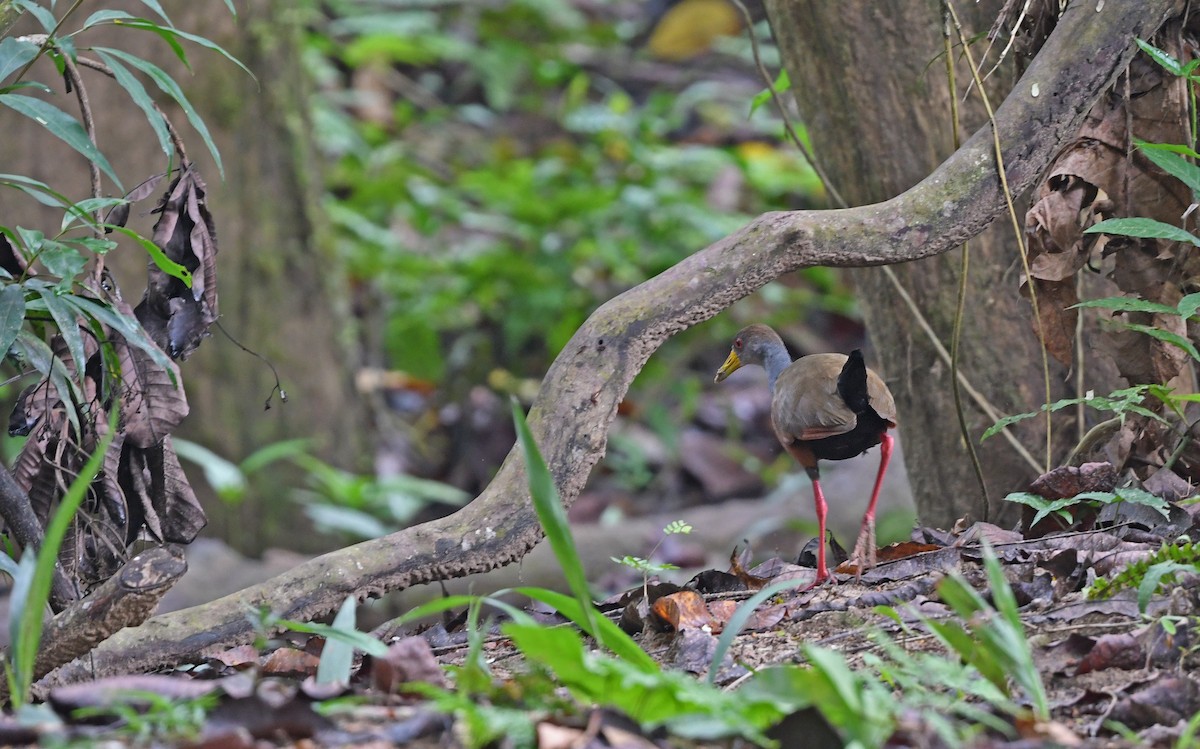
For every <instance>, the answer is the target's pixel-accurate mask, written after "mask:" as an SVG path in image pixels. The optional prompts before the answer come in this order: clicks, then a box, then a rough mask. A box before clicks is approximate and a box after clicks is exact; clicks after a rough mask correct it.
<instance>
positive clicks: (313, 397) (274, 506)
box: [0, 0, 367, 553]
mask: <svg viewBox="0 0 1200 749" xmlns="http://www.w3.org/2000/svg"><path fill="white" fill-rule="evenodd" d="M112 5H114V6H117V7H124V9H125V10H127V11H129V12H130V13H133V14H134V15H144V14H145V13H146V12H147V11H146V7H145V6H144V5H142V4H140V3H133V2H129V3H126V4H125V5H124V6H120V5H119V4H117V3H113V4H112ZM163 7H164V9H165V10H166V12H167V13H168V14H169V15H170V16H171V19H172V21H174V22H175V24H176V26H177V27H179V28H180V29H184V30H186V31H189V32H192V33H196V34H200V35H202V36H206V37H208V38H210V39H212V40H213V41H215V42H216V43H218V44H220V45H221V46H223V47H224V48H225V49H227V50H228V51H229V52H230V53H231V54H232V55H234V56H235V57H237V58H238V59H240V60H241V61H242V62H243V63H245V65H246V66H247V67H248V68H250V69H251V70H252V71H253V72H254V75H255V76H256V77H257V81H255V80H253V79H251V78H250V77H249V76H247V75H246V74H245V73H244V72H242V71H241V70H239V69H238V68H237V67H236V66H235V65H233V64H232V63H230V62H228V61H227V60H225V59H224V58H223V57H221V56H219V55H218V54H215V53H213V52H210V51H208V50H205V49H202V48H200V47H198V46H196V45H193V44H190V43H188V42H183V46H184V48H185V49H186V51H187V54H188V58H189V61H190V62H191V65H192V67H193V69H194V70H195V74H194V75H193V74H192V73H189V72H188V70H187V69H186V68H185V67H184V66H183V65H182V64H181V63H180V62H179V60H178V59H176V58H175V56H174V54H173V53H172V51H171V49H170V48H169V47H168V46H167V45H166V44H165V43H164V42H163V41H162V40H161V39H160V38H159V37H158V36H157V35H155V34H151V33H146V32H144V31H137V30H131V29H115V28H114V29H109V30H104V31H103V33H102V34H97V35H95V36H89V35H88V34H90V33H91V32H88V33H86V34H84V36H83V37H82V39H81V41H80V43H81V44H90V43H95V44H104V45H107V46H112V47H117V48H120V49H124V50H127V51H129V52H131V53H132V54H135V55H138V56H141V57H144V58H145V59H148V60H150V61H152V62H154V63H155V64H156V65H159V66H160V67H162V68H164V69H165V70H167V71H168V72H169V73H170V74H171V75H173V76H174V77H175V78H176V80H177V81H178V82H179V84H180V86H181V87H182V88H183V90H184V92H185V94H186V95H187V97H188V98H189V99H190V100H191V102H192V104H193V106H194V107H195V108H196V109H197V111H198V112H199V113H200V116H201V117H202V118H203V119H204V121H205V122H206V123H207V126H208V128H209V130H210V131H211V133H212V137H213V139H214V141H215V142H216V144H217V147H218V148H219V150H220V152H221V155H222V158H223V161H224V166H225V178H224V180H222V179H221V177H220V174H219V172H218V170H217V168H216V165H215V164H214V163H213V161H212V159H211V158H210V157H209V155H208V153H207V151H206V149H205V147H204V143H203V141H202V140H201V138H200V137H199V135H198V134H197V133H196V132H195V131H194V130H193V129H192V128H191V126H190V125H189V124H188V122H187V119H186V116H185V115H184V113H183V112H182V111H181V110H180V109H179V107H177V106H175V105H174V104H172V103H170V102H169V100H168V99H167V98H166V97H165V96H161V95H159V96H156V97H155V98H156V100H158V101H159V102H160V104H161V105H162V106H163V108H164V110H165V111H166V112H167V114H168V116H169V117H170V118H171V120H172V122H173V123H174V124H175V126H176V127H177V128H178V129H179V131H180V133H181V134H182V136H183V138H184V140H185V142H186V143H187V147H188V156H189V157H190V158H191V159H192V160H193V161H194V162H196V164H198V166H199V168H200V170H201V173H202V174H203V175H204V177H205V179H206V181H207V182H208V188H209V189H208V198H209V209H210V210H211V212H212V214H213V217H214V221H215V223H216V227H217V232H218V236H217V240H218V244H219V247H220V253H219V254H218V256H217V266H218V288H219V290H220V312H221V320H220V322H221V325H222V326H223V327H224V329H225V330H226V331H228V333H229V334H230V335H232V336H233V337H234V338H236V339H237V340H238V341H239V342H240V343H241V344H243V345H245V346H246V347H247V348H249V349H251V350H252V351H254V352H256V353H258V354H261V355H262V356H263V357H265V358H266V359H269V360H270V361H271V363H272V364H274V366H275V368H276V369H277V370H278V371H279V376H280V379H281V380H282V383H283V388H284V389H285V390H286V392H287V396H288V399H287V403H281V402H280V399H279V397H278V395H276V394H273V393H272V390H273V387H274V385H275V378H274V376H273V375H272V373H271V370H270V368H269V367H268V366H267V365H266V364H264V363H263V362H262V361H260V360H259V359H256V358H254V357H253V356H251V355H249V354H246V353H245V352H243V351H241V350H240V349H239V348H238V347H237V346H236V345H235V344H234V343H232V342H231V341H230V340H229V339H228V338H227V337H226V336H225V335H224V334H222V333H221V331H220V330H218V329H216V328H215V327H214V329H213V337H212V338H211V339H209V340H208V341H206V342H205V343H204V344H203V345H202V346H201V347H200V349H199V350H198V351H197V352H196V354H195V355H194V356H193V357H192V358H191V359H189V360H188V361H187V362H185V363H183V365H182V372H183V380H184V386H185V389H186V391H187V395H188V400H189V402H190V404H191V413H190V415H189V416H188V418H187V419H186V420H185V421H184V424H183V427H182V429H181V431H180V432H179V436H181V437H183V438H185V439H190V440H193V441H195V442H197V443H199V444H201V445H203V446H205V447H208V448H209V449H212V450H214V451H215V452H217V453H218V454H220V455H222V456H223V457H225V458H228V459H230V460H232V461H234V462H235V463H236V462H238V461H240V460H241V459H243V458H245V457H246V456H247V455H248V454H250V453H251V452H253V451H254V450H256V449H258V448H261V447H263V446H266V445H269V444H272V443H274V442H278V441H281V440H285V439H294V438H311V439H312V440H313V450H314V451H315V452H316V453H317V454H318V455H320V456H321V457H324V458H326V459H329V460H331V461H334V462H337V463H338V464H340V465H343V466H346V467H357V468H362V467H364V465H363V464H365V463H366V462H367V461H365V460H364V459H363V456H364V455H365V454H367V452H366V450H365V448H366V443H367V438H366V436H365V435H366V430H365V429H364V424H365V423H366V419H365V418H364V413H363V411H364V409H363V408H362V407H361V405H360V401H359V400H358V399H356V398H355V396H354V393H353V389H352V383H351V374H352V372H351V368H350V367H348V366H346V362H347V360H348V358H349V357H348V353H347V351H346V350H345V349H344V348H343V341H342V332H343V330H344V322H345V320H346V319H347V318H346V315H345V314H343V313H344V310H343V309H341V307H340V306H339V303H338V302H337V299H338V295H339V291H338V289H339V287H340V284H339V283H338V282H339V280H340V279H339V277H338V273H337V267H338V266H337V262H336V258H335V257H334V256H333V252H332V249H331V246H330V243H329V242H328V241H325V238H327V232H326V230H325V227H324V226H323V224H322V221H323V219H322V218H321V212H320V211H319V207H318V200H319V193H320V189H321V187H320V184H321V183H320V178H319V171H318V167H317V165H318V164H319V159H318V158H317V156H316V155H315V153H314V146H313V143H312V132H311V127H310V123H309V120H308V114H307V93H308V91H309V88H310V84H309V82H308V81H307V78H306V76H305V74H304V72H303V70H302V68H301V64H300V52H301V49H300V41H301V38H300V35H301V33H302V31H303V29H302V22H303V18H302V16H303V13H302V12H301V10H302V9H304V8H307V7H308V6H307V4H303V3H302V4H299V8H298V7H297V4H296V3H291V2H285V1H284V0H252V1H251V2H245V3H238V11H239V16H238V18H237V19H236V21H235V20H234V19H233V18H232V17H231V16H230V15H229V13H228V12H227V11H226V10H225V8H224V7H223V6H222V5H221V3H185V2H182V0H173V1H171V2H164V3H163ZM82 17H85V16H82V15H81V18H82ZM31 29H32V27H31V26H30V25H29V23H28V19H24V20H22V22H21V24H20V25H19V26H18V27H17V28H16V29H15V30H14V33H29V32H30V31H31ZM81 54H82V55H83V56H88V53H87V52H86V51H81ZM83 75H84V79H85V83H86V84H87V88H88V92H89V94H90V98H91V102H92V107H93V110H94V112H95V119H96V123H97V129H98V136H97V140H98V141H99V146H100V148H101V150H102V151H103V152H104V153H105V154H106V155H107V156H108V158H109V160H110V161H111V162H112V163H113V165H114V168H115V169H116V171H117V173H118V174H119V176H120V177H121V180H122V181H123V183H124V186H125V188H126V189H129V188H131V187H133V186H134V185H136V184H137V183H138V182H140V181H141V180H143V179H145V178H146V177H148V176H150V175H151V174H154V173H156V172H162V171H163V170H164V169H165V167H166V157H165V155H164V154H163V153H162V151H160V150H159V149H158V147H157V144H156V142H155V140H154V138H153V137H152V135H151V131H150V129H149V126H148V125H147V124H146V122H145V121H144V119H143V116H142V114H141V112H140V111H139V110H137V109H136V108H135V107H133V106H132V105H131V104H130V102H129V98H128V96H127V95H126V94H125V93H124V92H123V91H121V90H120V89H119V88H118V87H117V86H116V85H115V84H114V83H113V82H112V81H109V80H107V79H106V78H104V77H103V76H101V75H100V74H98V73H95V72H94V71H90V70H87V69H84V70H83ZM32 77H33V78H35V79H37V80H41V81H43V82H46V83H50V84H54V83H55V82H56V81H55V78H56V76H55V74H54V72H53V70H52V68H50V67H49V65H43V64H41V63H39V65H38V66H37V67H35V70H34V72H33V75H32ZM58 88H59V90H60V91H61V85H59V86H58ZM147 90H149V91H152V92H153V91H155V89H154V87H153V85H152V84H149V83H147ZM55 98H56V99H57V101H56V102H55V103H56V104H57V105H58V106H60V107H62V108H63V109H66V110H67V111H70V112H73V113H75V114H76V116H78V110H77V107H76V106H74V100H73V98H68V97H66V96H63V95H61V94H60V95H59V96H57V97H55ZM0 114H2V116H3V118H4V122H5V138H4V139H3V141H2V142H0V159H3V161H4V163H5V164H6V169H5V171H12V172H17V173H23V174H28V175H30V176H32V177H35V178H37V179H42V180H45V181H46V182H49V183H50V184H51V185H52V186H54V187H56V188H58V189H60V190H61V191H62V192H64V193H66V194H67V195H69V196H72V197H76V198H78V197H83V196H85V195H86V194H87V189H88V188H87V185H88V177H87V172H86V169H85V167H84V165H83V164H82V159H81V158H77V157H75V156H74V154H73V152H70V151H67V149H66V148H65V146H64V147H60V145H59V144H58V143H57V142H55V141H54V139H53V138H52V137H50V136H49V135H47V134H46V133H45V131H44V130H43V129H42V128H40V127H38V126H37V125H35V124H33V123H32V122H30V121H29V120H27V119H25V118H21V117H19V116H18V115H16V114H15V113H13V112H9V111H5V112H4V113H0ZM60 152H61V153H60ZM63 154H70V155H69V156H63ZM106 187H107V189H108V190H110V192H115V188H113V187H112V186H111V185H108V186H106ZM4 192H5V193H8V194H6V195H0V201H3V202H0V216H2V219H0V220H2V221H3V222H4V223H5V224H17V223H21V224H23V225H37V224H36V223H35V220H34V218H31V216H34V215H40V216H42V217H44V216H45V215H46V214H45V212H42V213H41V214H33V213H31V212H30V210H28V208H27V207H25V206H24V205H22V206H21V207H20V208H19V209H18V208H16V207H15V205H14V204H12V203H10V202H9V201H11V200H13V198H12V197H11V194H12V193H13V191H11V190H7V191H4ZM153 200H154V198H150V199H148V200H147V201H146V202H145V203H143V204H139V205H138V206H136V207H135V208H134V210H133V218H132V220H131V221H130V225H131V227H132V228H135V229H137V230H138V231H141V232H142V233H143V234H145V235H146V236H149V235H150V232H151V226H152V225H153V222H154V220H155V217H154V216H150V215H147V212H148V211H149V209H150V208H151V207H153ZM54 221H55V223H54V224H53V226H57V219H56V218H55V219H54ZM45 223H46V222H45V221H44V220H43V221H41V225H45ZM109 262H110V265H115V266H116V270H117V273H118V280H119V282H120V285H121V289H122V292H123V294H124V296H125V298H126V299H127V300H129V301H130V302H131V303H136V302H137V300H138V298H139V297H140V295H141V290H142V288H144V286H145V277H146V276H145V265H146V255H145V253H144V252H141V250H139V249H137V248H136V246H134V245H132V243H123V244H122V247H121V248H120V250H118V251H117V252H115V253H114V254H113V257H112V258H110V261H109ZM267 402H270V404H271V408H270V409H269V410H265V409H264V404H265V403H267ZM185 467H186V469H187V471H188V473H189V475H190V476H191V478H192V480H193V483H194V485H195V486H196V488H197V490H198V491H201V496H202V498H204V499H205V500H206V501H205V502H204V504H205V508H206V510H207V512H208V515H209V518H210V527H209V529H208V530H207V531H206V533H208V534H210V535H215V536H221V537H224V538H226V539H228V540H229V541H230V542H232V543H233V545H234V546H236V547H238V548H239V549H241V550H243V551H245V552H248V553H257V552H258V551H260V550H261V549H262V548H264V547H266V546H270V545H287V546H289V547H292V548H296V547H300V548H304V549H307V550H316V549H317V548H320V546H321V544H320V543H319V542H318V541H317V540H315V539H314V536H313V534H312V533H311V532H308V531H307V528H308V526H307V521H306V520H304V519H303V518H302V516H301V514H300V513H299V512H298V510H297V508H296V505H295V504H294V503H293V502H292V501H291V499H290V497H289V496H288V495H289V493H290V490H291V488H292V487H295V486H296V485H297V484H298V483H299V482H298V481H297V480H296V479H295V473H296V472H295V471H294V470H293V471H290V472H289V473H290V475H287V474H285V471H286V468H285V467H283V466H277V467H276V468H275V469H274V473H273V474H269V475H267V476H259V477H257V478H258V479H259V480H257V481H255V482H254V484H253V486H254V488H255V490H256V491H255V493H254V495H253V496H250V497H248V498H247V499H246V500H245V501H243V502H242V503H240V504H237V505H226V504H222V503H220V502H218V501H216V499H215V497H212V496H211V493H210V492H208V491H206V490H205V485H204V481H203V479H202V474H201V472H200V471H199V470H198V469H196V467H195V466H191V465H187V466H185ZM324 546H325V547H326V548H327V547H328V546H329V544H324Z"/></svg>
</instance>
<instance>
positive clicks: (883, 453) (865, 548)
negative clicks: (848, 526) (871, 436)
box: [854, 432, 896, 574]
mask: <svg viewBox="0 0 1200 749" xmlns="http://www.w3.org/2000/svg"><path fill="white" fill-rule="evenodd" d="M895 442H896V440H895V438H894V437H892V435H890V434H888V433H887V432H884V433H883V439H882V440H881V441H880V444H879V473H878V474H876V476H875V489H874V490H873V491H872V492H871V502H870V503H869V504H868V505H867V511H866V513H865V514H864V515H863V522H862V530H861V531H860V532H859V534H858V541H857V542H856V543H855V544H854V558H855V563H856V564H857V565H858V569H859V573H860V574H861V573H862V569H863V568H864V567H867V568H870V567H874V566H875V505H876V504H878V503H879V489H880V487H882V486H883V474H884V473H886V472H887V467H888V461H890V460H891V458H892V446H893V445H894V444H895Z"/></svg>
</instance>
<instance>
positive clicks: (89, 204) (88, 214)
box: [59, 198, 128, 241]
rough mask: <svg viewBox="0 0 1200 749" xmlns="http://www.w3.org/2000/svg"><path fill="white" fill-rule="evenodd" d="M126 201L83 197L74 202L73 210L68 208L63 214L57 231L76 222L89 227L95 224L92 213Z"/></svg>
mask: <svg viewBox="0 0 1200 749" xmlns="http://www.w3.org/2000/svg"><path fill="white" fill-rule="evenodd" d="M126 202H128V201H126V200H125V199H124V198H84V199H83V200H80V201H79V202H77V203H75V210H68V211H67V212H65V213H64V214H63V217H62V223H61V224H60V225H59V231H60V232H65V231H66V230H67V228H68V227H70V226H72V225H74V224H75V223H76V222H78V223H82V224H83V225H85V226H89V227H91V226H96V220H95V218H94V217H93V216H92V213H95V212H99V211H104V210H106V209H108V208H112V207H113V206H117V205H121V204H122V203H126ZM72 241H78V240H72Z"/></svg>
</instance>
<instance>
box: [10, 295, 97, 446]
mask: <svg viewBox="0 0 1200 749" xmlns="http://www.w3.org/2000/svg"><path fill="white" fill-rule="evenodd" d="M26 285H28V282H26ZM13 350H14V351H16V352H17V353H18V355H20V356H21V357H23V359H24V361H25V362H26V363H27V364H29V365H30V366H32V367H33V368H34V369H36V370H37V371H38V372H40V373H41V374H42V375H43V376H45V377H47V378H49V380H50V384H51V385H53V386H54V390H55V391H56V392H57V393H58V397H59V398H61V399H62V402H63V403H64V404H65V406H66V407H65V408H64V410H65V411H66V413H67V421H69V422H71V427H72V428H73V429H74V430H75V432H74V433H75V434H79V413H78V412H77V411H76V407H75V404H77V403H81V402H83V398H82V397H80V394H79V387H78V385H76V384H75V380H73V379H71V378H70V377H67V366H66V365H65V364H63V362H62V360H61V359H59V358H58V357H57V356H55V355H54V352H53V351H52V350H51V349H50V347H49V346H48V345H46V342H45V341H43V340H42V339H41V338H39V337H37V336H36V335H34V334H33V333H30V332H29V331H27V330H22V331H20V332H19V333H17V340H16V341H14V342H13Z"/></svg>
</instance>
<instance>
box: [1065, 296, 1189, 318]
mask: <svg viewBox="0 0 1200 749" xmlns="http://www.w3.org/2000/svg"><path fill="white" fill-rule="evenodd" d="M1080 307H1082V308H1091V309H1094V308H1099V309H1110V310H1113V311H1114V312H1153V313H1155V314H1159V315H1178V314H1179V310H1177V309H1176V308H1175V307H1169V306H1167V305H1165V304H1159V303H1158V302H1149V301H1146V300H1145V299H1140V298H1138V297H1132V296H1109V297H1104V298H1103V299H1089V300H1087V301H1086V302H1080V303H1079V304H1073V305H1071V306H1070V307H1069V308H1068V309H1077V308H1080Z"/></svg>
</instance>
